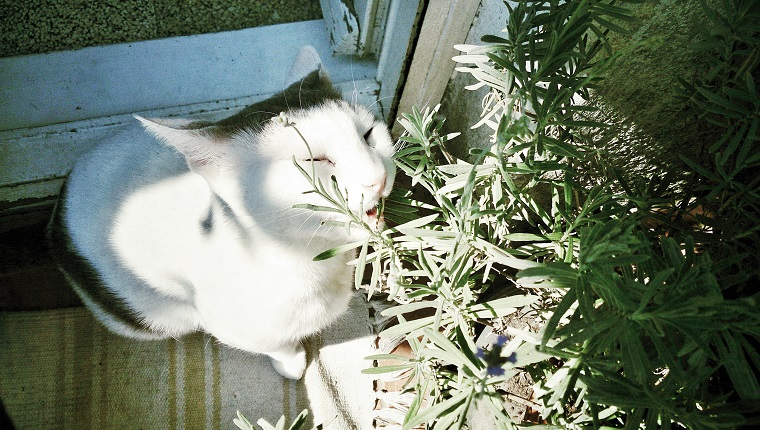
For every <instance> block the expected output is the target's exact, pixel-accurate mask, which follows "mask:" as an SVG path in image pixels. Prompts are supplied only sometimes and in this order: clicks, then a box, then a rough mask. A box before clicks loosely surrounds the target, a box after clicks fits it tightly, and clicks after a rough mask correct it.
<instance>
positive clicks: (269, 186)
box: [235, 100, 395, 242]
mask: <svg viewBox="0 0 760 430" xmlns="http://www.w3.org/2000/svg"><path fill="white" fill-rule="evenodd" d="M236 140H237V142H236V143H237V145H235V146H236V147H238V148H242V151H243V153H242V154H241V155H240V157H239V159H240V160H243V161H244V162H243V163H242V164H240V165H238V167H237V168H236V170H237V174H238V175H239V180H240V182H241V184H243V190H245V191H244V200H245V206H246V207H247V208H248V210H249V211H250V212H251V215H252V216H253V218H254V220H255V221H256V222H257V223H259V224H261V225H262V226H265V227H266V229H267V230H268V231H274V230H277V232H278V234H280V235H282V236H285V237H290V238H293V239H307V240H312V239H314V238H321V239H327V240H328V241H333V240H334V241H336V242H340V241H345V240H346V239H356V238H359V237H362V236H363V235H364V234H365V233H363V232H362V229H360V228H357V227H356V226H354V227H352V228H351V231H350V234H349V232H348V231H347V229H346V228H342V227H339V226H335V225H334V224H333V223H330V222H329V221H339V222H345V221H347V219H348V217H347V216H346V215H344V214H340V213H336V212H326V211H316V212H315V211H312V210H309V209H302V208H294V206H295V205H299V204H312V205H315V206H327V207H331V205H330V203H329V202H327V201H325V199H324V198H323V197H321V196H319V195H318V194H317V193H313V192H311V191H312V190H313V185H312V184H311V183H310V182H309V180H308V179H307V178H305V177H304V175H303V174H302V173H301V172H299V171H298V169H297V168H296V166H295V165H294V161H295V162H297V163H298V165H300V166H301V167H302V168H303V169H304V171H306V172H307V173H308V174H309V175H312V174H313V175H314V182H315V183H317V182H321V184H322V185H323V186H324V188H325V189H326V190H328V192H330V193H331V194H333V195H335V192H334V189H333V181H332V178H333V177H334V178H335V181H336V182H337V186H338V190H339V191H340V192H341V194H342V195H343V197H344V198H346V201H347V203H348V207H349V208H350V209H351V211H352V212H353V213H354V214H356V215H357V216H358V217H359V218H361V219H363V220H364V221H365V222H367V223H368V224H369V225H370V226H372V227H377V225H378V221H379V220H378V218H379V216H378V213H377V210H376V206H377V204H378V203H379V201H380V199H381V198H384V197H387V196H388V194H389V193H390V191H391V188H392V187H393V180H394V178H395V168H394V164H393V161H392V159H391V157H392V156H393V154H394V152H395V148H394V145H393V142H392V140H391V137H390V134H389V133H388V129H387V127H386V126H385V124H383V123H381V122H379V121H377V120H375V118H374V116H373V115H372V113H370V112H369V111H368V110H367V109H366V108H364V107H361V106H355V105H351V104H349V103H347V102H345V101H341V100H328V101H326V102H324V103H323V104H321V105H317V106H312V107H310V108H307V109H302V110H294V111H289V112H286V113H285V115H284V116H283V117H279V118H277V119H275V120H274V121H271V122H270V123H269V124H267V125H266V126H265V127H264V128H263V130H262V131H261V132H260V133H255V134H249V133H241V134H239V135H237V136H236ZM307 143H308V145H307ZM326 221H327V222H326Z"/></svg>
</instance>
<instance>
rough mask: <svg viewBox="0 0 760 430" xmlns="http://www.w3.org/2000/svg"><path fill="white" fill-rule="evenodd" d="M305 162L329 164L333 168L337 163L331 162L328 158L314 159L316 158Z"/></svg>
mask: <svg viewBox="0 0 760 430" xmlns="http://www.w3.org/2000/svg"><path fill="white" fill-rule="evenodd" d="M305 161H312V162H322V163H328V164H330V165H331V166H334V165H335V162H334V161H332V160H330V159H329V158H327V157H314V158H307V159H306V160H305Z"/></svg>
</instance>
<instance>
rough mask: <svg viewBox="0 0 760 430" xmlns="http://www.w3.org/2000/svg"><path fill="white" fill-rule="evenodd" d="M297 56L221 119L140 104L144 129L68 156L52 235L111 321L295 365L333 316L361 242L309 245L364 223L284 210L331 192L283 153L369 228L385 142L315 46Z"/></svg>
mask: <svg viewBox="0 0 760 430" xmlns="http://www.w3.org/2000/svg"><path fill="white" fill-rule="evenodd" d="M292 70H293V71H292V72H291V75H292V76H293V78H292V79H291V82H292V84H291V85H289V86H287V88H286V89H285V90H284V91H283V92H281V93H279V94H276V95H274V96H272V97H270V98H269V99H267V100H264V101H261V102H259V103H256V104H254V105H252V106H249V107H247V108H245V109H243V110H242V111H240V112H239V113H237V114H235V115H233V116H231V117H229V118H226V119H223V120H221V121H218V122H198V121H190V120H185V119H170V118H167V119H149V118H143V117H140V116H135V117H136V118H137V120H138V121H139V124H141V125H142V127H140V125H139V124H138V121H136V124H135V126H134V127H132V128H129V129H128V130H125V131H124V132H123V133H121V134H118V135H114V136H112V137H110V138H108V139H106V141H104V142H101V143H99V145H98V146H96V147H95V149H94V150H93V151H91V152H90V153H88V154H86V155H85V156H84V157H82V158H81V159H79V160H78V161H77V163H76V164H75V166H74V168H73V169H72V171H71V173H70V175H69V176H68V178H67V180H66V182H65V184H64V186H63V187H62V190H61V194H60V197H59V200H58V203H57V205H56V209H55V212H54V214H53V217H52V219H51V221H50V224H49V226H48V242H49V246H50V249H51V254H52V255H53V258H54V260H55V261H56V263H57V264H58V266H59V268H60V269H61V271H62V272H63V273H64V275H65V277H66V278H67V280H68V281H69V283H70V284H72V287H73V288H74V290H75V291H76V292H77V293H78V295H79V296H80V297H81V299H82V301H83V302H84V303H85V305H86V306H87V307H88V308H89V309H90V310H91V311H92V313H93V314H94V315H95V316H96V318H97V319H98V320H100V321H101V322H102V323H103V324H104V325H105V326H106V327H107V328H109V329H110V330H111V331H113V332H115V333H117V334H121V335H124V336H128V337H132V338H137V339H165V338H170V337H171V338H177V337H180V336H183V335H185V334H187V333H190V332H194V331H198V330H202V331H205V332H207V333H209V334H211V335H213V336H214V337H215V338H216V339H218V340H219V341H220V342H222V343H224V344H226V345H228V346H231V347H233V348H237V349H241V350H245V351H248V352H251V353H261V354H266V355H268V356H269V357H270V358H271V361H272V364H273V366H274V368H275V370H276V371H277V372H278V373H280V374H281V375H282V376H284V377H286V378H290V379H300V378H301V377H302V375H303V372H304V370H305V368H306V365H307V363H306V355H305V352H304V349H303V347H302V345H301V343H300V342H301V340H302V339H304V338H306V337H308V336H310V335H313V334H315V333H317V332H319V331H320V330H322V329H324V328H325V327H327V326H328V325H329V324H331V323H332V322H333V321H335V320H336V319H337V318H338V317H339V316H340V315H341V314H342V313H343V312H344V311H345V310H346V309H347V307H348V302H349V300H350V297H351V295H352V292H353V287H352V285H353V273H352V272H353V270H352V268H351V267H350V266H348V265H347V264H346V263H347V262H348V261H350V260H351V259H353V258H355V255H351V253H346V254H342V255H338V256H336V257H334V258H331V259H327V260H324V261H314V257H315V256H316V255H317V254H319V253H320V252H322V251H325V250H327V249H330V248H333V247H336V246H338V245H341V244H345V243H348V242H349V241H355V240H361V239H362V238H363V237H366V235H367V234H368V233H367V232H366V231H365V230H363V229H361V228H357V227H356V226H354V227H353V228H345V227H336V226H335V225H334V223H329V222H328V223H327V224H325V221H329V220H337V221H346V220H347V219H348V218H347V217H346V216H345V215H343V214H339V213H335V212H315V211H311V210H309V209H304V208H294V205H298V204H304V203H306V204H313V205H321V206H325V201H324V199H323V198H321V197H320V196H319V195H318V194H316V193H308V191H309V190H311V189H312V186H311V185H310V184H309V182H308V181H307V180H306V179H305V178H304V176H303V175H302V174H301V173H300V172H299V171H298V169H297V168H296V167H295V165H294V164H293V160H294V159H295V160H296V161H297V162H298V164H299V165H300V166H301V167H303V169H304V170H305V171H306V172H309V173H310V174H311V172H312V171H313V173H314V175H316V177H317V178H318V179H319V180H321V181H322V183H323V184H325V185H328V186H329V184H330V183H331V177H335V179H336V181H337V183H338V186H339V188H340V189H341V190H345V192H346V197H347V201H348V204H349V207H350V208H351V210H352V211H353V212H354V213H356V214H357V215H358V216H361V217H363V219H364V220H365V221H366V222H367V223H368V224H369V225H372V226H374V227H377V226H378V224H380V222H381V221H380V220H379V219H378V218H380V217H381V214H378V211H377V204H378V202H379V201H380V199H382V198H385V197H387V196H388V195H389V193H390V191H391V189H392V186H393V180H394V177H395V168H394V164H393V161H392V157H393V154H394V153H395V147H394V144H393V141H392V139H391V136H390V134H389V132H388V128H387V126H386V125H385V124H384V123H382V122H381V121H378V120H376V119H375V117H374V115H373V114H372V113H371V112H370V111H369V110H368V109H366V108H365V107H362V106H358V105H354V104H351V103H348V102H346V101H344V100H342V99H341V96H340V93H339V92H338V91H337V90H336V89H335V88H334V87H333V85H332V84H331V82H330V79H329V76H328V75H327V73H326V72H325V70H324V68H323V67H322V65H321V61H320V59H319V56H318V55H317V53H316V51H315V50H314V49H313V48H311V47H305V48H303V49H302V50H301V52H300V53H299V56H298V58H297V60H296V62H295V64H294V66H293V69H292ZM281 112H284V114H282V115H281V114H280V113H281ZM143 128H144V130H143ZM146 131H147V132H146ZM299 133H300V135H299ZM304 140H305V141H306V142H308V147H307V145H306V143H305V142H304ZM309 149H310V150H311V152H310V151H309Z"/></svg>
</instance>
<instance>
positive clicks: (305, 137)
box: [138, 48, 395, 244]
mask: <svg viewBox="0 0 760 430" xmlns="http://www.w3.org/2000/svg"><path fill="white" fill-rule="evenodd" d="M304 59H305V60H304ZM304 61H305V62H306V63H308V64H307V65H308V66H310V67H306V69H307V70H306V71H304V70H303V69H304V67H302V66H299V63H303V62H304ZM294 70H295V71H296V72H295V74H296V77H295V79H294V82H293V83H292V84H291V85H289V86H288V87H287V89H286V90H285V91H283V92H282V93H279V94H277V95H275V96H273V97H271V98H269V99H267V100H264V101H262V102H259V103H256V104H255V105H252V106H249V107H247V108H245V109H244V110H243V111H241V112H240V113H238V114H236V115H234V116H232V117H230V118H227V119H224V120H222V121H219V122H216V123H203V122H193V121H189V120H176V119H172V120H159V119H145V118H139V117H138V119H140V121H141V122H142V123H143V124H144V126H145V127H146V128H147V129H148V130H149V131H150V132H151V133H153V134H154V135H156V136H157V137H159V139H161V140H162V141H164V142H166V143H167V144H169V145H171V146H173V147H174V148H176V149H177V150H178V151H179V152H180V153H182V154H183V155H184V156H185V159H186V160H187V163H188V166H189V167H190V169H191V170H192V171H193V172H195V173H197V174H199V175H201V176H203V177H204V178H205V179H206V181H207V182H208V183H209V186H210V187H211V189H212V190H213V191H214V192H215V193H216V194H217V195H219V197H221V198H222V199H223V200H224V201H225V202H226V203H227V204H228V205H229V206H230V208H231V209H232V210H233V212H234V213H235V214H236V215H237V216H240V217H242V219H244V221H246V222H250V223H251V224H252V225H255V226H258V227H260V229H261V230H262V231H265V232H269V233H271V234H273V235H276V236H278V237H281V238H284V239H288V240H291V241H298V240H308V241H313V240H314V239H317V240H320V241H323V242H324V241H326V242H329V243H336V244H337V243H340V242H345V241H346V240H353V239H357V238H360V237H362V236H363V235H364V234H365V233H363V232H362V230H361V229H360V228H357V227H356V226H354V227H352V228H351V230H350V232H349V230H347V229H346V228H341V227H337V226H335V225H334V224H335V223H332V222H330V221H338V222H341V221H346V220H347V217H346V216H345V215H343V214H340V213H337V212H330V211H316V212H315V211H312V210H310V209H304V208H294V206H296V205H302V204H311V205H315V206H327V207H330V206H331V205H330V204H329V203H328V202H326V201H325V200H324V198H322V197H321V196H319V195H318V194H317V193H313V192H310V191H312V185H311V184H310V183H309V181H308V180H307V179H306V178H305V177H304V175H303V174H302V173H301V172H299V170H298V168H297V167H296V166H295V165H294V161H295V162H296V163H298V165H299V166H301V167H302V168H303V170H304V171H305V172H307V173H308V174H309V175H312V174H313V175H314V181H315V182H321V184H322V185H323V186H324V188H325V189H326V190H329V191H330V192H334V189H333V181H332V178H333V177H334V178H335V180H336V182H337V189H338V190H339V191H340V192H341V193H342V194H343V195H344V197H345V198H346V199H347V202H348V206H349V208H350V209H351V210H352V212H354V213H355V214H356V215H357V216H359V217H361V218H363V219H364V220H365V221H366V222H367V223H368V224H370V225H371V226H377V224H378V218H379V217H378V214H377V211H376V209H375V208H376V206H377V204H378V203H379V201H380V199H382V198H384V197H387V196H388V194H389V193H390V191H391V188H392V186H393V180H394V177H395V167H394V163H393V161H392V159H391V158H392V156H393V154H394V152H395V148H394V145H393V141H392V140H391V137H390V134H389V132H388V129H387V126H386V125H385V124H384V123H382V122H380V121H378V120H377V119H376V118H375V117H374V115H373V114H372V113H371V112H370V111H369V110H368V109H366V108H365V107H363V106H357V105H354V104H351V103H348V102H346V101H344V100H342V99H340V94H339V93H338V92H337V91H336V90H335V88H334V87H333V86H332V84H331V83H330V80H329V78H328V77H327V74H326V73H325V72H324V70H323V69H322V67H321V63H320V62H319V59H318V56H317V55H316V52H314V50H313V48H312V49H309V48H306V49H305V50H302V52H301V54H300V55H299V59H298V60H297V61H296V65H295V66H294Z"/></svg>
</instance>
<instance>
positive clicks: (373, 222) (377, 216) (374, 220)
mask: <svg viewBox="0 0 760 430" xmlns="http://www.w3.org/2000/svg"><path fill="white" fill-rule="evenodd" d="M362 218H363V221H364V222H366V223H367V224H368V225H369V226H370V227H372V228H374V229H376V230H377V229H380V227H382V225H383V224H384V222H385V220H384V219H383V214H382V213H380V211H379V210H378V207H377V206H373V207H372V209H370V210H368V211H366V212H364V216H363V217H362Z"/></svg>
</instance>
